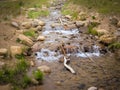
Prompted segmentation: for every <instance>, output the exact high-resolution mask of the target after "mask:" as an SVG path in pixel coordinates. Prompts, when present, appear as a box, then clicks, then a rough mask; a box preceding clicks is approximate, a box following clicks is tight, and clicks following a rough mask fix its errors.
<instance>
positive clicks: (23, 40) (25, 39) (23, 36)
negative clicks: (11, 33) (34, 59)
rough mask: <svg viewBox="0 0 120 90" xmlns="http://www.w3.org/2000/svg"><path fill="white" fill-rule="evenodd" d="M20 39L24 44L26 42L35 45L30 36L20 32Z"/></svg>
mask: <svg viewBox="0 0 120 90" xmlns="http://www.w3.org/2000/svg"><path fill="white" fill-rule="evenodd" d="M18 39H20V40H21V41H22V43H23V44H26V45H28V46H31V45H33V41H32V40H31V39H30V38H28V37H27V36H25V35H23V34H20V35H19V36H18Z"/></svg>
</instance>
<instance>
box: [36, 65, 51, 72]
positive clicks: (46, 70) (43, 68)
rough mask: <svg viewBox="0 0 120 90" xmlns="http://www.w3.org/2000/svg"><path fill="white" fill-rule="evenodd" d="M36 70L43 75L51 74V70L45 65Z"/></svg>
mask: <svg viewBox="0 0 120 90" xmlns="http://www.w3.org/2000/svg"><path fill="white" fill-rule="evenodd" d="M38 70H40V71H42V72H44V73H51V69H50V67H48V66H46V65H43V66H40V67H38Z"/></svg>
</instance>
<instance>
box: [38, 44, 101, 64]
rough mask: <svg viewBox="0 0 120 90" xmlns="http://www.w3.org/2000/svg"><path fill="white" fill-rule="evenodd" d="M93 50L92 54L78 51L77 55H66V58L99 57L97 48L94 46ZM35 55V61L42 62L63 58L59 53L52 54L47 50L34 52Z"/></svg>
mask: <svg viewBox="0 0 120 90" xmlns="http://www.w3.org/2000/svg"><path fill="white" fill-rule="evenodd" d="M93 49H94V51H93V53H90V52H86V53H83V52H81V51H79V52H78V53H71V54H67V55H68V56H76V57H80V58H81V57H82V58H88V57H94V56H97V57H99V56H100V51H99V47H98V46H96V45H94V46H93ZM36 54H37V56H36V59H42V60H45V61H48V62H51V61H57V60H59V59H60V58H61V57H63V55H62V54H60V53H59V52H54V51H51V50H48V49H41V51H40V52H36Z"/></svg>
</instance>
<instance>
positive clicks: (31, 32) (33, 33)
mask: <svg viewBox="0 0 120 90" xmlns="http://www.w3.org/2000/svg"><path fill="white" fill-rule="evenodd" d="M23 34H24V35H25V36H30V37H35V36H36V34H35V31H34V30H28V31H25V32H23Z"/></svg>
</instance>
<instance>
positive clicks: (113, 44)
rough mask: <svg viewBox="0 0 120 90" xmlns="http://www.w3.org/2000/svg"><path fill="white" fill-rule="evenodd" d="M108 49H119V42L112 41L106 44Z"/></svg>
mask: <svg viewBox="0 0 120 90" xmlns="http://www.w3.org/2000/svg"><path fill="white" fill-rule="evenodd" d="M108 48H109V49H112V50H115V49H120V43H119V42H116V43H112V44H110V45H109V46H108Z"/></svg>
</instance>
